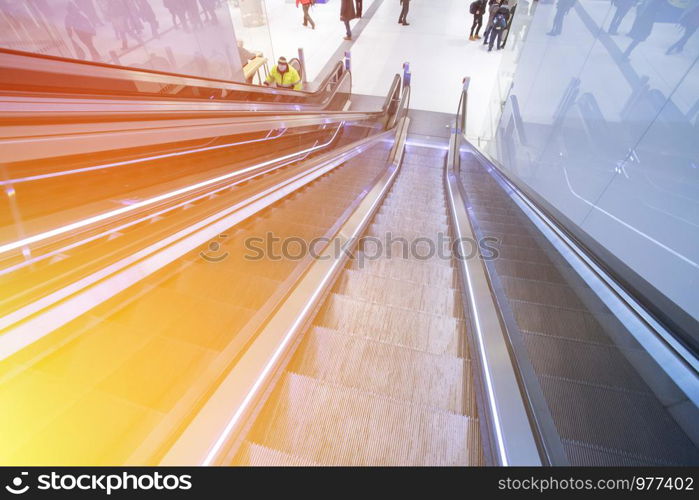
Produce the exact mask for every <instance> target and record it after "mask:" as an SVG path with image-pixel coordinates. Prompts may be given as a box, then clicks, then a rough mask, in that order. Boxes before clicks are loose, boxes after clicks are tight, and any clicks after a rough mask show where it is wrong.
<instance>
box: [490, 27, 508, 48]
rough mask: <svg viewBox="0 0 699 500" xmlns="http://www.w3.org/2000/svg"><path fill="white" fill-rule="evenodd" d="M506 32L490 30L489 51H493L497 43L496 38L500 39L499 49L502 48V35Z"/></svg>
mask: <svg viewBox="0 0 699 500" xmlns="http://www.w3.org/2000/svg"><path fill="white" fill-rule="evenodd" d="M504 32H505V30H496V29H495V28H494V27H493V28H491V30H490V33H489V34H490V40H489V41H488V50H492V49H493V43H494V42H495V37H497V38H498V44H497V48H498V49H499V48H500V42H501V41H502V34H503V33H504Z"/></svg>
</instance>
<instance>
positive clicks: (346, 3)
mask: <svg viewBox="0 0 699 500" xmlns="http://www.w3.org/2000/svg"><path fill="white" fill-rule="evenodd" d="M355 17H357V14H356V13H355V12H354V2H353V0H342V4H341V5H340V21H342V22H343V23H345V31H346V35H345V40H352V30H351V29H350V23H349V22H350V21H351V20H352V19H354V18H355Z"/></svg>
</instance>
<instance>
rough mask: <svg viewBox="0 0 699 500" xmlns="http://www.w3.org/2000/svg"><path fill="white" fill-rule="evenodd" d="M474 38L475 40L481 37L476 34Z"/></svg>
mask: <svg viewBox="0 0 699 500" xmlns="http://www.w3.org/2000/svg"><path fill="white" fill-rule="evenodd" d="M473 39H474V40H480V39H481V37H479V36H478V35H475V36H474V37H473Z"/></svg>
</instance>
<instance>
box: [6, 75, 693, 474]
mask: <svg viewBox="0 0 699 500" xmlns="http://www.w3.org/2000/svg"><path fill="white" fill-rule="evenodd" d="M345 81H347V80H345ZM343 92H344V90H343ZM343 99H345V102H347V101H350V98H349V95H345V97H343ZM409 100H410V87H409V86H407V85H402V82H401V79H400V77H398V76H397V77H396V78H395V79H394V81H393V83H392V85H391V87H390V89H389V92H388V94H387V96H386V100H385V102H384V106H383V107H382V109H381V110H377V111H375V112H360V111H353V110H352V109H349V110H345V111H339V110H337V109H335V110H328V109H325V110H320V111H313V112H312V111H310V110H308V109H307V110H302V111H298V112H296V111H294V112H291V111H287V112H283V113H282V112H280V111H279V110H275V111H274V112H273V113H272V112H270V114H269V116H260V117H254V118H251V117H250V116H249V113H246V112H242V113H240V114H238V115H236V114H235V113H233V112H231V113H232V114H231V115H230V116H227V117H226V118H225V119H222V121H226V123H225V124H224V126H225V127H226V128H225V130H226V131H227V133H226V134H222V133H219V134H218V135H217V134H213V135H209V137H208V138H205V137H204V136H202V137H199V138H192V139H191V140H192V141H193V142H191V143H189V142H185V143H184V144H185V145H186V146H188V147H189V150H190V151H193V153H192V154H191V156H190V155H187V156H186V157H184V158H185V159H183V160H178V159H173V157H171V156H168V157H160V156H158V157H157V158H155V156H154V153H158V154H160V155H162V154H169V153H170V152H173V153H174V152H176V151H175V149H168V148H172V147H173V146H174V145H175V144H177V143H178V141H177V139H176V138H174V137H170V138H164V139H161V140H160V141H162V142H156V143H154V144H152V145H150V146H144V145H140V146H138V147H136V146H132V147H128V148H117V147H112V146H111V145H110V146H109V147H107V148H104V150H103V151H100V152H98V153H89V152H84V153H83V155H82V156H81V155H76V156H75V157H62V156H60V155H58V156H56V157H55V158H58V159H60V161H69V162H72V163H68V164H69V165H70V166H71V169H72V170H75V171H76V172H79V173H78V174H76V175H80V176H82V175H83V174H85V175H86V176H87V177H85V179H88V178H89V179H90V181H89V183H90V186H92V189H93V190H94V193H93V194H94V195H93V196H92V198H90V199H89V200H86V203H85V204H83V205H80V206H79V207H77V208H79V209H80V210H79V211H80V213H79V214H78V215H79V217H75V218H70V217H73V216H74V215H75V214H74V213H73V212H71V211H70V209H71V208H73V209H75V208H76V207H70V206H68V205H66V200H67V199H68V198H69V196H67V194H66V196H65V197H62V193H63V192H64V191H65V193H68V192H69V191H70V189H72V188H73V187H74V186H71V182H70V181H67V182H64V181H65V179H62V180H61V181H60V182H59V183H54V182H56V177H55V176H53V173H55V172H60V171H61V170H60V169H58V170H56V169H55V168H56V165H57V163H52V161H53V160H51V161H48V162H47V163H46V164H45V165H44V164H41V163H37V164H33V163H32V162H30V161H29V160H26V163H22V161H20V160H17V161H16V162H15V163H11V164H10V167H11V168H14V169H15V170H14V173H15V174H16V173H17V172H20V171H22V172H23V171H24V170H22V169H27V168H35V169H39V170H40V172H39V171H34V172H33V173H32V174H31V175H24V177H31V176H37V175H47V174H49V175H50V176H51V177H49V178H50V179H52V180H51V181H50V186H51V190H49V191H47V190H45V189H44V188H39V187H37V188H35V189H36V191H35V192H32V191H31V190H27V191H25V192H22V191H20V188H21V184H22V183H17V182H14V183H12V182H10V183H6V184H4V186H10V187H13V189H14V187H17V193H15V192H14V191H13V195H12V196H16V201H13V200H14V198H12V197H10V196H9V194H8V200H10V201H8V203H9V204H8V211H7V212H6V213H11V212H12V210H14V211H15V212H16V211H17V209H18V208H21V209H22V210H21V211H22V213H29V212H28V211H27V212H25V210H24V207H23V206H22V205H21V204H19V203H20V202H21V200H22V196H25V199H26V198H29V197H31V198H32V199H33V200H34V203H31V204H30V205H31V208H32V209H34V210H36V214H34V216H33V217H29V218H28V219H27V225H26V227H27V228H28V229H29V232H28V233H27V234H25V235H23V236H22V237H24V238H25V239H24V240H19V241H22V242H23V243H22V244H21V245H19V244H18V245H14V246H13V245H9V246H7V245H6V247H7V249H6V251H3V253H2V254H0V266H2V267H1V268H0V286H2V287H3V289H4V290H11V291H12V293H9V294H7V297H5V298H3V299H2V301H0V311H1V312H2V316H0V331H1V332H2V333H1V334H0V354H1V355H2V365H0V380H2V385H1V386H0V401H2V403H3V405H7V406H8V407H12V408H14V410H13V411H12V412H6V413H5V414H3V415H2V416H1V417H0V419H2V424H1V427H2V428H3V429H7V430H8V432H6V433H5V435H4V436H3V447H2V450H0V463H3V464H19V463H21V464H27V465H29V464H35V465H68V464H69V465H102V464H104V465H108V464H161V465H183V464H187V465H189V464H196V465H459V466H461V465H649V464H650V465H677V464H696V463H699V451H698V449H697V444H696V443H695V442H694V441H692V439H696V436H697V432H696V429H697V428H696V422H697V421H699V420H698V419H694V418H693V416H694V415H695V410H696V406H695V405H694V403H693V400H692V399H691V394H689V392H691V391H688V390H687V383H689V384H690V385H691V384H694V380H695V379H696V373H694V377H695V379H691V376H692V372H691V369H690V368H688V367H687V366H686V365H683V366H684V368H682V369H685V370H686V371H685V372H682V373H683V374H689V375H687V376H685V377H677V378H675V377H673V375H676V374H677V373H678V372H673V371H672V369H674V368H672V367H674V366H675V364H673V363H670V362H668V365H667V366H662V364H661V363H659V362H658V359H659V358H658V356H657V353H653V352H650V351H649V349H648V347H647V345H648V344H647V342H646V341H643V338H642V335H641V334H639V331H640V327H639V326H638V324H639V321H637V320H636V319H634V317H631V315H629V314H626V313H624V310H622V308H621V306H619V305H616V306H612V305H610V303H609V302H605V301H603V300H602V299H601V298H600V292H599V290H598V289H597V288H595V287H593V286H592V285H590V283H591V281H590V279H588V278H585V279H584V280H583V278H581V276H582V275H583V274H581V273H582V272H581V271H580V268H578V267H575V266H573V265H572V264H571V263H570V262H571V260H570V259H571V257H569V256H565V255H563V252H562V251H561V248H562V247H561V245H559V244H556V243H554V238H553V237H552V236H551V234H549V233H550V231H549V232H547V230H546V229H545V228H543V225H542V223H540V222H539V221H538V219H537V218H536V217H535V216H536V213H537V212H536V210H535V209H534V208H527V207H529V205H528V204H527V202H525V201H522V200H525V196H524V195H523V194H522V193H520V192H519V191H518V190H517V188H516V186H515V185H514V184H513V183H510V182H509V181H508V179H507V178H506V177H504V175H503V174H501V173H499V171H498V170H497V167H496V166H495V165H493V164H492V163H490V162H489V161H488V159H487V158H485V157H483V156H482V155H481V154H480V153H479V152H478V151H477V150H476V149H475V148H473V147H471V146H470V145H469V144H468V143H466V142H465V141H464V140H463V138H462V137H461V135H460V133H459V128H460V129H463V127H458V126H457V127H456V129H455V131H454V133H452V134H451V136H450V137H442V136H441V134H442V133H443V131H436V130H435V131H434V132H435V133H434V137H429V138H426V137H424V136H417V135H416V134H411V133H410V123H411V117H410V113H409ZM415 116H416V117H418V118H415V119H419V117H420V115H417V114H416V115H415ZM423 116H424V115H423ZM187 119H189V118H187ZM460 119H461V116H460V115H459V114H457V117H456V123H457V124H458V123H459V120H460ZM154 121H156V122H157V120H154ZM280 121H283V123H281V124H280ZM228 122H230V123H228ZM187 123H189V122H187ZM207 126H209V125H207ZM182 128H186V127H182ZM168 130H170V131H171V130H174V128H171V129H168ZM217 130H219V129H217ZM423 130H424V127H423ZM104 133H105V134H106V133H107V132H104ZM168 133H169V132H168ZM277 134H279V135H277ZM197 141H204V142H197ZM255 141H260V142H255ZM229 142H235V144H236V145H235V146H234V147H233V149H230V148H228V146H226V144H228V143H229ZM163 144H166V145H167V146H166V147H165V149H163ZM260 144H263V145H264V146H260ZM180 146H182V144H180ZM211 146H214V147H213V148H212V147H211ZM217 146H222V147H221V148H218V147H217ZM224 146H225V147H224ZM139 148H143V149H139ZM149 148H150V149H149ZM207 148H208V149H207ZM236 148H237V149H236ZM95 154H97V156H96V157H95V156H94V155H95ZM178 154H179V153H178ZM156 156H157V155H156ZM95 158H97V159H98V160H100V165H99V166H100V168H96V169H95V170H86V169H89V168H90V161H93V162H94V160H95ZM132 160H137V162H136V163H129V162H131V161H132ZM163 160H164V161H163ZM117 163H118V164H120V166H123V165H121V163H124V164H128V166H129V167H128V168H130V170H128V169H127V170H122V171H119V170H118V169H115V170H109V169H104V168H102V167H104V165H106V164H109V165H111V164H117ZM168 167H170V168H168ZM110 168H111V167H110ZM142 168H151V170H146V171H141V169H142ZM96 172H98V173H96ZM144 172H150V173H152V174H157V175H153V176H149V175H147V174H146V173H144ZM10 173H12V169H10ZM141 174H143V175H141ZM3 175H5V180H7V179H17V178H18V177H17V175H11V176H10V177H8V176H7V171H6V170H5V171H3ZM92 175H94V176H95V177H94V178H93V177H89V176H92ZM76 178H82V177H76ZM92 179H94V180H92ZM124 182H125V184H122V183H124ZM61 183H63V184H61ZM100 183H103V184H104V187H100ZM139 183H140V184H139ZM102 189H104V190H102ZM135 191H138V192H139V193H140V194H139V196H137V197H136V199H134V200H126V198H125V196H126V195H127V194H128V193H129V192H135ZM6 192H7V193H9V191H8V190H7V189H6ZM143 193H145V194H143ZM19 195H21V196H19ZM42 197H43V199H44V200H45V201H44V203H45V205H44V206H43V207H42V206H41V203H38V202H36V200H42ZM86 197H87V198H89V196H86ZM114 200H118V201H121V202H124V201H125V200H126V202H127V203H125V204H124V203H122V205H123V206H124V207H127V208H124V209H123V210H122V209H119V210H120V211H119V213H116V211H113V212H114V213H115V216H114V217H112V216H111V215H110V217H102V215H101V214H105V213H107V214H112V212H110V211H108V210H109V209H108V207H107V205H99V207H98V208H95V207H96V206H97V205H95V204H96V203H105V201H106V202H113V201H114ZM153 200H155V201H153ZM88 201H89V203H88ZM146 201H148V203H145V202H146ZM129 207H133V208H129ZM28 208H30V207H28ZM28 208H27V209H28ZM105 210H107V211H105ZM12 213H14V212H12ZM52 214H53V215H54V216H56V215H58V216H60V217H63V218H69V219H66V220H68V221H69V222H70V224H66V227H69V226H70V227H73V228H77V226H75V224H77V223H78V222H80V221H85V220H88V221H89V222H90V223H89V224H88V223H85V224H83V225H82V226H80V227H79V228H77V229H79V230H76V231H64V232H62V233H60V234H59V233H58V232H56V231H55V230H52V229H51V228H53V227H54V225H53V224H52V223H51V219H50V216H51V215H52ZM88 216H89V217H88ZM93 219H95V220H93ZM96 219H100V220H96ZM16 221H17V218H16V217H15V218H14V219H11V218H8V219H7V220H5V221H4V226H2V227H0V230H2V229H3V227H4V228H6V229H7V228H10V227H11V226H12V224H13V222H14V223H16ZM41 224H46V225H44V226H42V225H41ZM71 224H72V226H71ZM42 231H43V232H42ZM0 234H3V233H0ZM7 234H9V233H7ZM37 234H38V235H40V236H42V238H40V239H39V238H36V237H33V236H32V235H37ZM8 238H9V236H8ZM32 238H33V239H32ZM3 241H4V240H3ZM468 241H471V243H475V248H476V250H477V252H476V253H475V254H473V255H470V256H467V255H466V253H464V249H465V243H466V242H468ZM483 241H495V242H497V245H496V250H497V258H494V259H493V258H491V257H492V255H491V256H490V257H488V256H487V255H485V253H484V249H483V248H481V246H480V243H481V242H483ZM3 248H4V247H0V250H3ZM8 270H10V271H8ZM634 321H636V322H635V323H634ZM644 342H645V343H644ZM665 359H668V360H670V358H665ZM670 361H672V360H670ZM670 365H672V367H671V366H670ZM678 370H679V368H678ZM688 380H689V382H687V381H688ZM683 384H684V385H683ZM28 395H29V396H28Z"/></svg>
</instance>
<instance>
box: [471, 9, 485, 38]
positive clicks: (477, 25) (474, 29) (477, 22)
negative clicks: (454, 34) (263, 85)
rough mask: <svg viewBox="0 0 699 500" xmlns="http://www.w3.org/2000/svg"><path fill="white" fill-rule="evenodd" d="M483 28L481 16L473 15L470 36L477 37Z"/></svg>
mask: <svg viewBox="0 0 699 500" xmlns="http://www.w3.org/2000/svg"><path fill="white" fill-rule="evenodd" d="M481 26H483V14H481V15H476V14H474V15H473V24H472V25H471V36H473V35H477V34H478V32H479V31H480V30H481Z"/></svg>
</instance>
